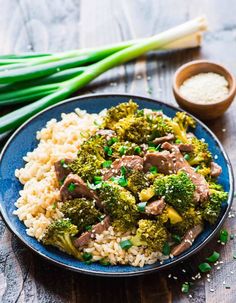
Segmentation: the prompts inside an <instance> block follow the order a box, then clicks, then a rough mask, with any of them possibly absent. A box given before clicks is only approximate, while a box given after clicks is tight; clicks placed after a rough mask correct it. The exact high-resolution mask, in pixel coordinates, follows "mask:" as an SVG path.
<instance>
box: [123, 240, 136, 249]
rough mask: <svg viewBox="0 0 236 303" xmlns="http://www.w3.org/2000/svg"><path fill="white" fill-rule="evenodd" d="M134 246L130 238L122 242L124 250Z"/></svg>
mask: <svg viewBox="0 0 236 303" xmlns="http://www.w3.org/2000/svg"><path fill="white" fill-rule="evenodd" d="M132 246H133V244H132V242H131V241H130V240H124V241H121V242H120V247H121V248H122V249H124V250H127V249H129V248H130V247H132Z"/></svg>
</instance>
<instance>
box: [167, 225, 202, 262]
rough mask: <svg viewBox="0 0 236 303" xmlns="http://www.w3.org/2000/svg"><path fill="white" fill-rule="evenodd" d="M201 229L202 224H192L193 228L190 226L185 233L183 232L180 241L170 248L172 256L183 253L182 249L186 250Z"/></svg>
mask: <svg viewBox="0 0 236 303" xmlns="http://www.w3.org/2000/svg"><path fill="white" fill-rule="evenodd" d="M202 231H203V225H201V224H199V225H196V226H194V227H193V228H191V229H190V230H189V231H187V233H186V234H185V236H184V238H183V240H182V242H181V243H180V244H178V245H177V246H175V247H174V248H173V249H172V250H171V254H172V255H173V256H178V255H180V254H181V253H183V252H184V251H186V250H187V249H189V248H190V247H191V246H192V244H193V242H194V240H195V239H196V238H197V236H198V235H199V234H200V233H201V232H202Z"/></svg>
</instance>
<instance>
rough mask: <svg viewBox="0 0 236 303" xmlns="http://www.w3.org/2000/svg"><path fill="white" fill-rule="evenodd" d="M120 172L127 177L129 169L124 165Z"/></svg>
mask: <svg viewBox="0 0 236 303" xmlns="http://www.w3.org/2000/svg"><path fill="white" fill-rule="evenodd" d="M120 171H121V175H122V176H125V175H126V173H127V169H126V167H125V166H124V165H122V166H121V168H120Z"/></svg>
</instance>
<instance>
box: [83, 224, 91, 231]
mask: <svg viewBox="0 0 236 303" xmlns="http://www.w3.org/2000/svg"><path fill="white" fill-rule="evenodd" d="M84 229H85V230H87V231H89V230H92V225H87V226H85V228H84Z"/></svg>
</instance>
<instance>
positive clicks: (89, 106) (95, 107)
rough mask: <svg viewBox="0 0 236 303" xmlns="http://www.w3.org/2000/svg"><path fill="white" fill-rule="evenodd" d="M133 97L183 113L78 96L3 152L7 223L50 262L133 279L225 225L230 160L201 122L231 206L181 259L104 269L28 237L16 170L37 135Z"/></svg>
mask: <svg viewBox="0 0 236 303" xmlns="http://www.w3.org/2000/svg"><path fill="white" fill-rule="evenodd" d="M130 98H132V99H133V100H134V101H135V102H137V103H138V104H139V106H140V108H151V109H161V110H163V112H164V113H165V114H166V115H168V116H170V117H173V116H174V115H175V113H176V111H177V110H179V109H177V108H174V107H171V106H169V105H167V104H164V103H162V102H158V101H155V100H151V99H148V98H143V97H138V96H130V95H117V94H116V95H111V94H105V95H89V96H84V97H80V98H79V97H76V98H72V99H70V100H67V101H65V102H63V103H60V104H58V105H56V106H53V107H51V108H49V109H47V110H45V111H43V112H41V113H40V114H38V115H36V116H34V117H33V118H31V119H30V120H29V121H27V122H26V123H25V124H24V125H22V127H21V128H19V129H18V130H17V131H16V132H15V133H14V134H13V136H12V137H11V138H10V140H9V141H8V143H7V144H6V146H5V148H4V150H3V152H2V155H1V164H0V180H1V187H0V203H1V204H0V207H1V208H0V209H1V213H2V216H3V218H4V220H5V222H6V223H7V225H8V227H9V228H10V230H11V231H12V232H13V233H15V234H16V235H17V236H18V237H19V238H20V239H21V240H22V241H23V242H24V243H25V244H26V245H27V246H28V247H29V248H31V249H33V250H34V251H36V252H37V253H38V254H40V255H41V256H43V257H45V258H47V259H48V260H50V261H52V262H54V263H56V264H58V265H61V266H64V267H65V268H68V269H72V270H75V271H78V272H84V273H88V274H93V275H108V276H131V275H139V274H144V273H147V272H152V271H154V270H158V269H161V268H164V267H167V266H171V265H173V264H175V263H176V262H179V261H180V260H183V259H184V258H186V257H188V256H190V255H192V254H193V253H195V252H196V251H198V250H199V249H200V248H201V247H202V246H203V245H204V244H205V243H206V242H208V240H209V239H210V238H212V237H213V236H214V235H215V233H216V232H217V231H218V229H219V228H220V226H221V225H222V223H223V220H224V219H225V217H226V215H227V212H228V210H229V207H230V205H231V203H232V197H233V187H234V186H233V174H232V169H231V165H230V163H229V159H228V157H227V155H226V154H225V152H224V150H223V148H222V146H221V145H220V143H219V142H218V140H217V139H216V137H215V136H214V135H213V134H212V132H211V131H210V130H209V129H208V128H207V127H206V126H205V125H203V124H202V123H201V122H200V121H197V127H196V130H195V135H196V136H197V137H198V138H204V139H205V140H206V142H207V143H208V144H209V149H210V151H211V152H212V154H213V155H214V156H216V157H217V160H215V161H216V162H217V163H218V164H219V165H221V166H222V168H223V173H222V174H221V176H220V178H219V182H220V183H221V184H222V185H223V187H224V189H225V190H226V191H228V192H229V199H228V201H227V203H224V205H223V207H222V211H221V215H220V218H219V220H218V222H217V223H216V224H215V226H206V229H205V230H204V232H203V233H202V234H201V235H200V236H199V237H198V238H197V240H196V241H195V242H194V244H193V246H192V247H191V248H190V249H189V250H188V251H187V252H185V253H183V254H182V255H180V256H179V257H175V258H173V259H169V260H166V261H165V262H164V263H163V264H159V263H156V264H154V265H146V266H144V267H143V268H139V267H132V266H121V265H119V266H102V265H100V264H96V263H95V264H91V265H86V264H84V263H82V262H80V261H78V260H76V259H74V258H72V257H70V256H68V255H66V254H64V253H62V252H60V251H58V250H57V249H54V248H50V247H45V246H43V245H41V244H40V243H39V242H37V241H36V239H34V238H31V237H29V236H27V234H26V232H25V226H24V224H23V223H22V222H20V221H19V219H18V217H16V216H14V215H13V214H12V212H13V210H14V209H15V206H14V203H15V201H16V200H17V199H18V197H19V190H21V189H22V185H21V184H20V183H19V182H18V180H17V179H16V178H15V176H14V171H15V169H16V168H21V167H22V166H23V165H24V161H23V159H22V158H23V156H24V155H26V153H27V152H28V151H32V150H33V149H34V148H35V147H36V146H37V140H36V138H35V135H36V132H37V131H38V130H40V129H41V128H42V127H44V126H45V124H46V122H47V121H48V120H50V119H51V118H56V119H60V116H61V113H70V112H72V111H73V110H74V109H75V108H77V107H79V108H81V109H86V110H87V111H88V112H90V113H98V112H99V111H101V110H102V109H104V108H106V107H107V108H109V107H111V106H114V105H117V104H118V103H121V102H125V101H128V100H129V99H130Z"/></svg>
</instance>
